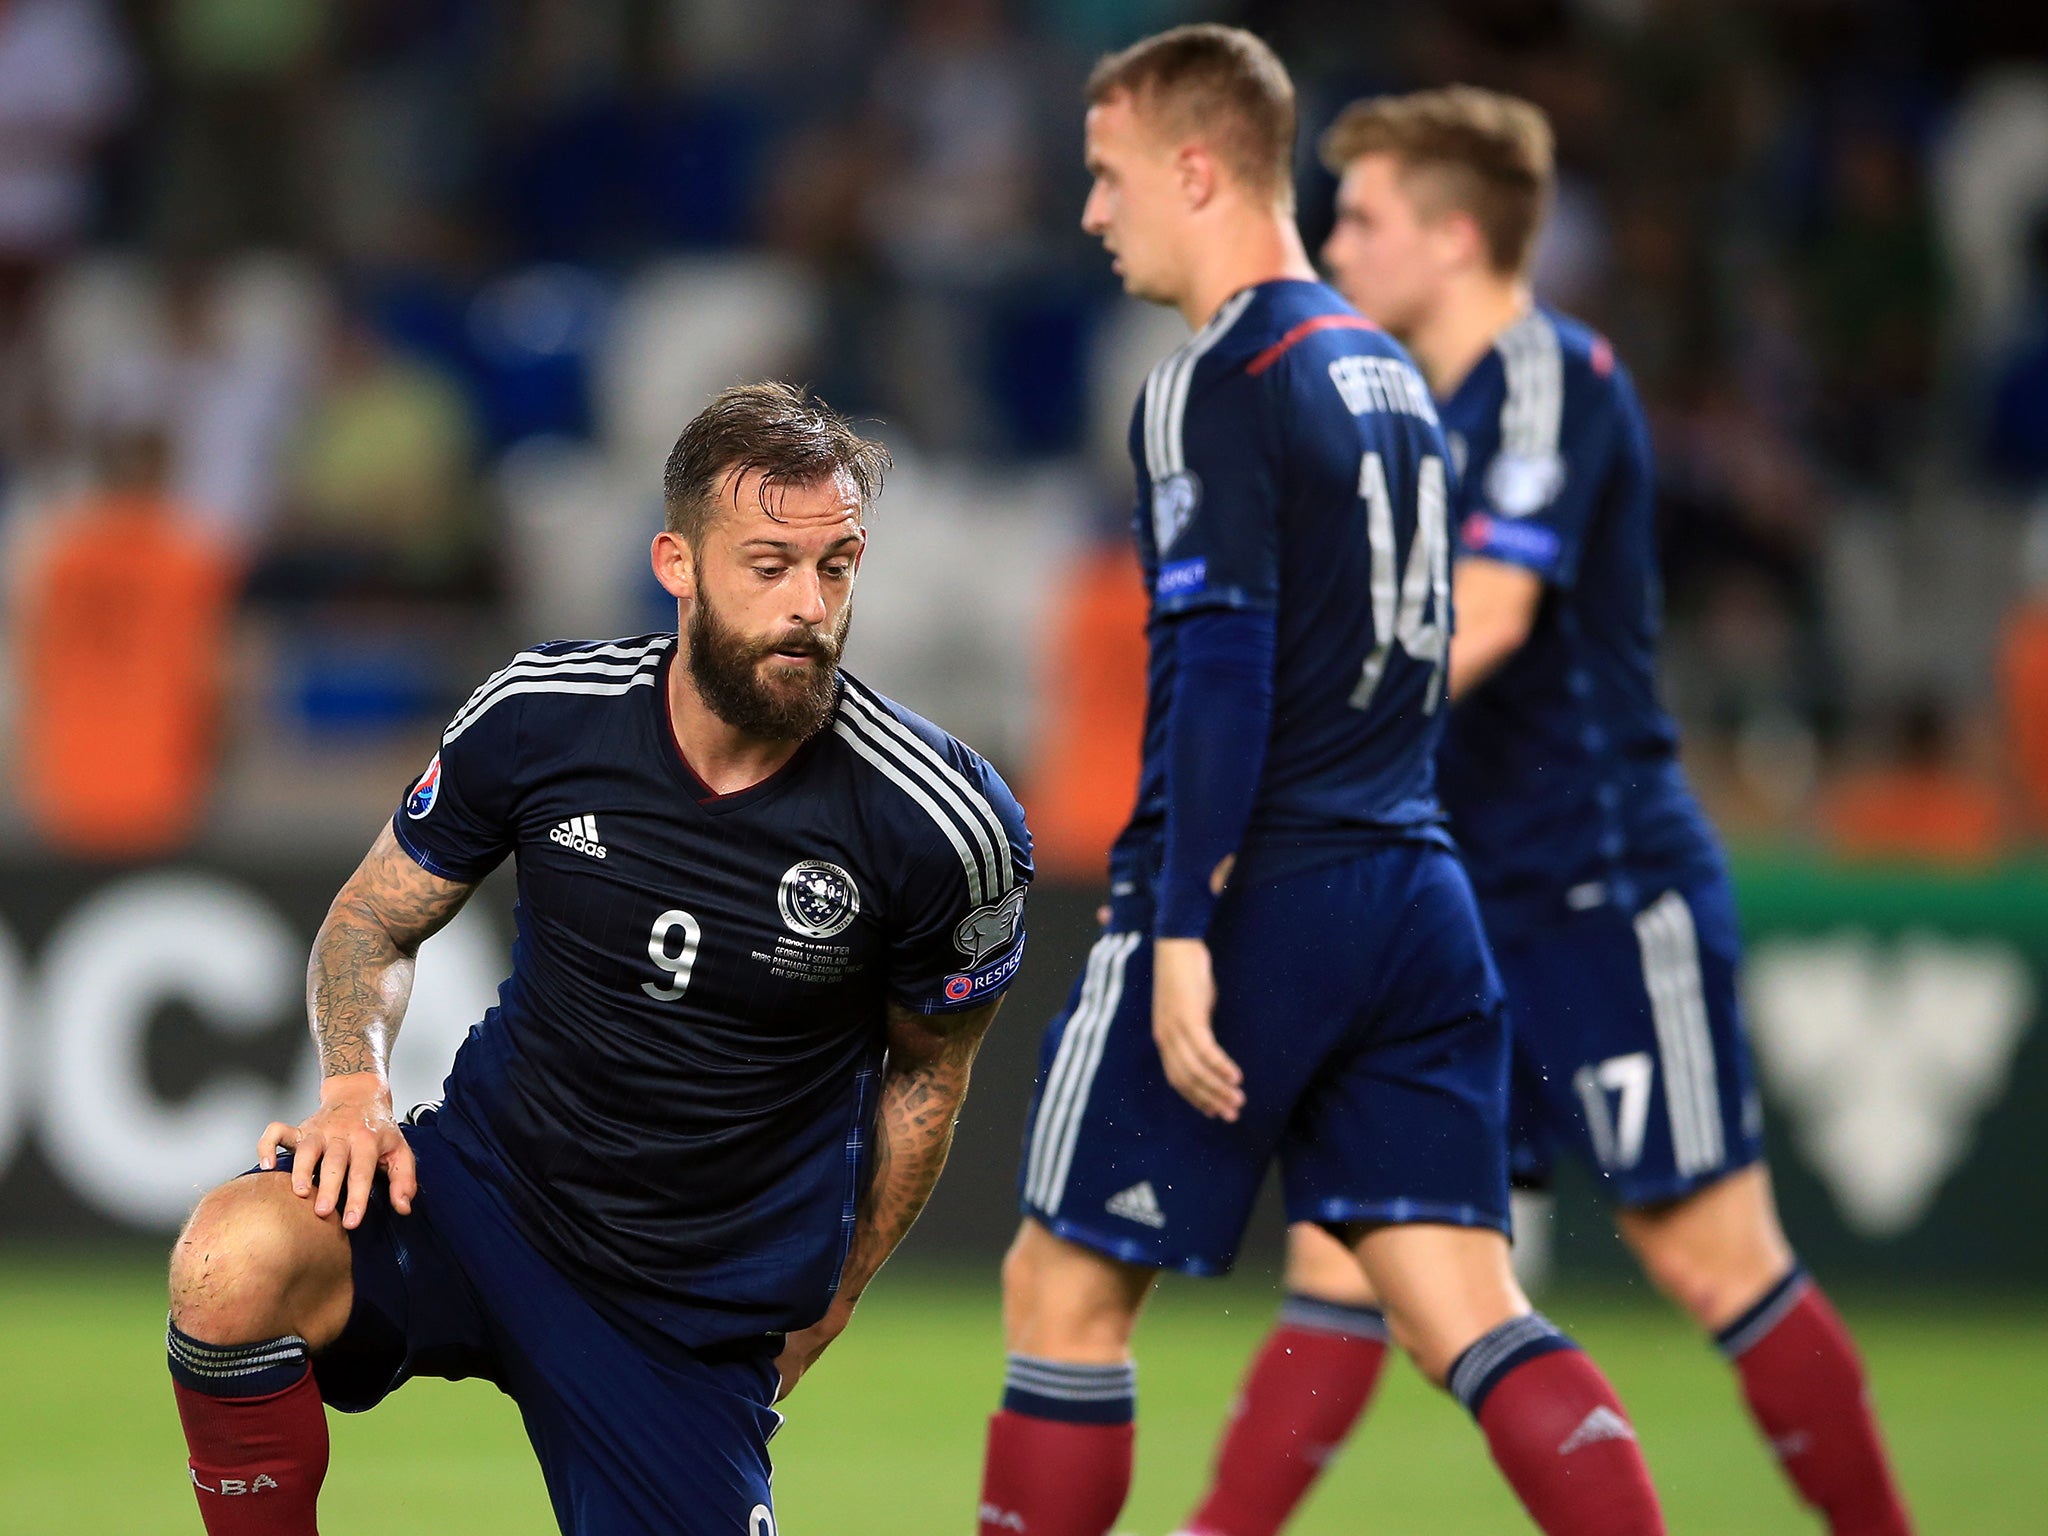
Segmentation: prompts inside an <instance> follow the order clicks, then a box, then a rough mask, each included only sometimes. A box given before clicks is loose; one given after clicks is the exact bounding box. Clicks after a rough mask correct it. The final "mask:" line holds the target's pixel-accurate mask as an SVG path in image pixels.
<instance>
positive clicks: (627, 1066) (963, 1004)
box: [170, 385, 1031, 1536]
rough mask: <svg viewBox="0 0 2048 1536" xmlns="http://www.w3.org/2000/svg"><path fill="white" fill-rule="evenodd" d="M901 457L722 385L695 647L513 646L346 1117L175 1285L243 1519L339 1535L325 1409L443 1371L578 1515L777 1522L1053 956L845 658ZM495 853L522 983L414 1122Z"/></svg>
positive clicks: (428, 783)
mask: <svg viewBox="0 0 2048 1536" xmlns="http://www.w3.org/2000/svg"><path fill="white" fill-rule="evenodd" d="M886 462H887V459H886V455H885V454H884V453H883V452H882V450H881V449H880V448H879V446H877V445H875V444H872V443H868V442H865V441H863V440H862V439H860V438H859V437H857V436H856V435H854V433H853V432H852V430H851V428H850V427H848V425H847V424H846V423H845V422H844V421H842V420H841V419H840V418H838V417H836V416H834V415H833V414H832V413H831V412H830V411H828V410H826V409H825V408H823V407H822V406H821V405H820V404H819V403H818V402H816V401H814V400H811V399H810V398H808V397H807V396H805V395H803V394H801V393H800V392H798V391H795V390H791V389H788V388H786V387H784V386H780V385H763V386H754V387H749V388H741V389H734V390H728V391H727V392H725V394H723V395H721V396H720V397H719V398H718V399H717V400H715V401H714V402H713V403H712V404H711V405H710V406H709V407H707V408H706V410H705V411H704V412H703V413H702V414H700V415H699V416H698V418H697V419H696V420H695V421H693V422H692V423H691V424H690V426H689V427H688V428H687V429H686V430H685V432H684V433H683V436H682V439H681V440H680V442H679V443H678V444H677V447H676V451H675V454H674V455H673V456H672V457H671V459H670V461H669V468H668V475H667V483H666V487H665V489H666V493H667V498H666V499H667V503H668V522H667V527H666V529H665V530H664V531H663V532H662V533H661V534H659V535H657V536H656V538H655V541H654V551H653V553H654V567H655V573H656V575H657V576H658V577H659V578H660V579H661V581H662V583H663V585H664V586H666V587H667V588H668V590H669V591H670V592H672V593H673V594H674V595H675V596H676V597H677V599H678V603H679V613H680V617H681V620H682V622H681V624H680V626H679V630H678V631H677V632H674V633H666V634H652V635H642V636H638V637H634V638H630V639H624V640H614V641H607V642H602V643H593V642H574V643H557V644H548V645H541V646H537V647H535V648H534V649H532V650H529V651H525V652H522V653H520V654H519V655H518V656H516V657H514V658H513V660H512V661H511V663H510V664H509V665H508V666H506V667H504V668H503V669H502V670H500V671H499V672H497V673H496V674H495V675H493V676H492V677H490V678H489V679H488V680H487V681H486V682H485V683H484V684H483V685H482V686H481V687H480V688H478V689H477V690H476V692H475V693H474V694H473V695H472V696H471V697H470V699H469V700H468V702H467V703H466V704H464V705H463V707H462V708H461V709H460V710H459V711H458V712H457V713H456V715H455V717H454V719H453V720H452V721H451V722H450V724H449V726H448V728H447V730H446V732H445V734H444V735H443V737H442V740H441V746H440V751H439V753H438V754H437V755H436V756H435V757H434V759H433V761H432V762H431V764H430V765H429V766H428V767H427V768H426V770H425V772H423V773H422V774H421V776H420V777H419V778H418V779H417V780H416V781H415V782H414V783H413V784H412V786H411V787H410V789H409V790H408V792H407V793H406V794H405V796H404V798H403V801H402V803H401V804H400V806H399V807H398V809H397V811H396V813H395V814H394V815H393V817H392V819H391V822H390V825H389V827H388V828H387V829H386V830H385V831H384V833H383V834H382V835H381V836H380V837H379V838H378V840H377V843H376V845H375V846H374V847H373V848H372V849H371V852H370V854H369V857H368V858H367V859H366V860H365V861H364V863H363V866H362V868H361V869H359V870H358V871H357V873H356V875H355V876H354V877H353V878H352V879H351V881H350V882H349V884H348V885H347V886H345V887H344V888H343V890H342V893H341V895H340V896H339V897H337V899H336V901H335V904H334V907H333V909H332V911H331V912H330V914H329V916H328V919H327V922H326V924H325V925H324V926H323V927H322V929H321V933H320V937H319V938H318V939H317V940H316V941H315V949H314V955H313V961H312V967H311V977H310V984H309V994H310V1004H311V1013H312V1025H313V1031H314V1034H315V1037H316V1039H317V1040H318V1042H319V1046H320V1050H321V1055H322V1065H323V1079H324V1080H323V1084H322V1092H321V1106H320V1109H319V1110H318V1111H317V1112H316V1113H315V1114H314V1115H312V1116H311V1117H309V1118H308V1119H307V1120H306V1121H305V1122H303V1123H302V1124H300V1125H298V1126H296V1127H294V1126H287V1125H282V1124H279V1125H273V1126H272V1127H270V1129H269V1130H268V1131H266V1132H265V1133H264V1136H263V1137H262V1140H261V1142H260V1145H259V1160H260V1162H261V1164H262V1168H263V1169H264V1170H270V1169H272V1168H273V1166H274V1165H275V1166H281V1167H287V1168H289V1170H290V1171H289V1173H285V1172H279V1171H259V1172H257V1173H255V1174H254V1175H253V1176H250V1177H245V1178H242V1179H238V1180H234V1181H232V1182H231V1183H230V1184H228V1185H226V1186H223V1187H222V1188H221V1189H219V1190H216V1191H215V1192H214V1193H213V1194H211V1195H209V1196H208V1197H207V1198H206V1200H205V1201H203V1202H202V1203H201V1205H200V1207H199V1210H198V1211H197V1212H196V1213H195V1214H194V1216H193V1218H192V1220H191V1222H190V1223H189V1224H188V1226H187V1229H186V1231H185V1233H184V1235H183V1237H182V1238H181V1239H180V1243H179V1247H178V1251H177V1254H176V1256H175V1258H174V1261H173V1266H172V1282H171V1289H172V1312H171V1329H170V1358H171V1371H172V1376H173V1379H174V1383H175V1386H176V1390H177V1399H178V1405H179V1410H180V1414H181V1417H182V1418H183V1420H184V1424H185V1428H186V1433H187V1439H188V1441H189V1444H190V1446H191V1451H192V1457H191V1471H192V1481H193V1484H194V1487H195V1489H196V1490H197V1493H198V1498H199V1504H200V1510H201V1513H202V1515H203V1517H204V1519H205V1521H206V1525H207V1529H208V1530H209V1532H211V1533H212V1536H229V1533H243V1532H249V1533H254V1532H258V1531H261V1532H264V1533H268V1536H312V1532H313V1530H314V1517H315V1507H314V1506H315V1498H316V1495H317V1493H318V1489H319V1484H320V1478H321V1475H322V1473H323V1471H324V1469H325V1465H326V1427H325V1419H324V1417H323V1413H322V1408H323V1403H324V1404H325V1405H326V1406H331V1407H336V1408H341V1409H345V1410H358V1409H363V1408H368V1407H370V1406H372V1405H373V1404H374V1403H376V1402H378V1401H379V1400H380V1399H381V1398H382V1397H384V1396H385V1395H386V1394H387V1393H389V1392H390V1391H392V1390H393V1389H395V1388H396V1387H398V1386H399V1385H400V1384H401V1383H403V1382H404V1381H405V1380H407V1379H408V1378H410V1377H413V1376H444V1377H463V1376H481V1377H484V1378H486V1379H488V1380H490V1381H492V1382H494V1383H495V1384H496V1385H497V1386H498V1387H499V1388H500V1389H501V1390H503V1391H504V1392H506V1393H508V1394H509V1395H510V1396H512V1397H513V1398H514V1399H515V1400H516V1401H517V1402H518V1404H519V1406H520V1410H521V1413H522V1415H523V1417H524V1420H525V1423H526V1426H527V1430H528V1432H529V1435H530V1436H531V1438H532V1441H533V1445H534V1449H535V1451H536V1453H537V1454H538V1456H539V1458H540V1462H541V1466H542V1470H543V1472H544V1474H545V1476H546V1479H547V1484H548V1490H549V1493H550V1496H551V1498H552V1500H553V1503H554V1508H555V1513H556V1517H557V1519H558V1521H559V1523H560V1525H561V1528H562V1529H563V1530H564V1531H565V1532H574V1533H577V1536H642V1533H644V1536H655V1533H662V1536H674V1533H681V1536H774V1529H775V1525H774V1512H773V1501H772V1497H771V1495H770V1492H769V1483H768V1474H769V1468H768V1456H767V1440H768V1437H769V1435H770V1434H772V1433H773V1431H774V1429H775V1427H776V1425H777V1423H778V1422H779V1420H778V1417H777V1415H776V1413H775V1411H774V1409H773V1407H772V1404H773V1403H774V1402H775V1401H776V1399H777V1397H778V1396H779V1395H781V1394H782V1393H786V1392H787V1391H788V1390H789V1388H790V1387H791V1386H792V1385H794V1383H795V1381H796V1379H797V1377H798V1376H800V1375H801V1374H802V1372H803V1370H804V1369H805V1368H806V1367H807V1366H808V1365H809V1363H810V1361H811V1360H812V1359H813V1358H815V1357H816V1355H817V1353H818V1352H819V1351H820V1350H821V1349H823V1348H824V1347H825V1345H826V1344H827V1343H829V1342H830V1340H831V1339H832V1338H833V1337H834V1336H836V1335H837V1333H838V1332H839V1331H840V1329H842V1328H843V1327H844V1326H845V1325H846V1322H847V1319H848V1317H849V1315H850V1312H851V1308H852V1305H853V1302H854V1301H855V1300H856V1299H857V1298H858V1296H859V1295H860V1292H861V1290H862V1288H863V1287H864V1286H865V1285H866V1284H867V1283H868V1281H869V1280H870V1279H871V1278H872V1277H873V1275H874V1273H875V1271H876V1269H877V1268H878V1267H879V1266H880V1264H881V1263H882V1261H883V1259H884V1258H886V1257H887V1255H888V1253H889V1252H890V1250H891V1249H892V1248H893V1247H894V1246H895V1245H896V1243H897V1242H898V1241H899V1240H900V1239H901V1238H902V1236H903V1234H904V1232H905V1230H907V1228H908V1227H909V1225H910V1223H911V1222H912V1221H913V1220H914V1219H915V1218H916V1216H917V1213H918V1211H919V1209H920V1208H921V1207H922V1205H923V1204H924V1201H925V1199H926V1197H927V1196H928V1195H929V1194H930V1192H931V1189H932V1186H933V1183H934V1182H935V1180H936V1179H937V1177H938V1174H939V1169H940V1166H941V1165H942V1164H943V1162H944V1160H945V1156H946V1150H947V1145H948V1142H949V1140H950V1137H951V1133H952V1125H953V1121H954V1119H955V1117H956V1115H957V1112H958V1108H959V1104H960V1101H961V1096H962V1094H964V1092H965V1090H966V1086H967V1075H968V1069H969V1066H970V1063H971V1061H972V1059H973V1056H974V1053H975V1048H976V1046H977V1045H978V1043H979V1041H980V1039H981V1037H982V1033H983V1031H984V1030H985V1029H986V1028H987V1026H988V1023H989V1021H990V1019H991V1017H992V1016H993V1014H994V1011H995V1008H996V1006H997V1001H998V999H999V998H1000V996H1001V994H1002V992H1003V991H1004V989H1005V988H1006V987H1007V986H1008V984H1009V982H1010V980H1011V978H1012V977H1013V976H1014V975H1015V974H1016V971H1017V967H1018V963H1019V961H1020V959H1021V957H1022V953H1023V945H1024V931H1023V906H1024V891H1025V886H1026V883H1027V882H1028V880H1029V878H1030V875H1031V863H1030V853H1029V847H1030V844H1029V838H1028V836H1027V834H1026V832H1025V829H1024V823H1023V817H1022V815H1021V813H1020V811H1019V810H1018V807H1017V804H1016V802H1015V800H1013V799H1012V798H1011V796H1010V794H1009V792H1008V791H1007V790H1006V789H1005V788H1004V786H1003V784H1002V782H1001V780H1000V779H999V778H997V776H996V775H995V773H994V772H993V771H992V770H991V769H990V768H989V767H988V765H987V764H986V763H984V762H983V761H982V760H981V759H980V758H978V757H977V756H975V754H974V753H972V752H971V751H969V750H968V749H967V748H965V747H963V746H961V745H960V744H959V743H958V742H956V741H954V740H953V739H952V738H950V737H949V736H947V735H946V734H945V733H944V732H942V731H940V730H938V729H937V728H936V727H934V726H932V725H930V724H928V723H926V722H925V721H923V720H921V719H919V718H918V717H917V716H915V715H913V714H911V713H910V712H909V711H907V710H905V709H903V708H901V707H899V706H898V705H896V704H893V703H891V702H890V701H889V700H887V699H885V698H883V697H882V696H881V695H879V694H877V693H875V692H874V691H873V690H871V689H869V688H867V687H865V686H864V685H862V684H861V683H859V682H858V681H856V680H855V679H853V678H852V677H850V676H847V675H846V674H844V673H843V672H841V671H840V670H839V668H838V665H837V662H838V658H839V653H840V646H841V643H842V641H843V639H844V636H845V633H846V627H847V620H848V618H849V617H850V615H851V598H852V587H853V580H854V575H855V572H856V570H857V568H858V566H859V564H860V561H861V555H862V552H863V549H864V547H865V541H866V532H865V527H864V521H863V519H864V514H865V512H866V509H867V506H868V503H869V502H870V500H871V499H872V497H873V495H874V493H875V491H876V489H877V488H878V486H879V482H880V477H881V472H882V469H883V467H884V466H885V465H886ZM508 856H510V857H511V858H512V859H514V860H515V862H516V865H517V870H518V893H519V908H518V937H517V941H516V944H515V946H514V950H513V962H512V974H511V976H510V978H509V979H508V980H507V981H506V982H505V984H504V986H503V988H502V989H501V990H500V993H499V998H498V1005H497V1007H496V1008H494V1009H492V1010H491V1012H490V1013H489V1014H488V1015H487V1016H486V1018H485V1019H484V1020H483V1022H482V1023H481V1024H479V1025H478V1026H477V1027H476V1028H475V1029H474V1030H473V1031H472V1032H471V1034H470V1036H469V1039H468V1041H467V1042H466V1043H465V1044H464V1045H463V1047H462V1049H461V1050H460V1052H459V1053H458V1054H457V1056H456V1059H455V1064H454V1069H453V1071H452V1072H451V1073H450V1074H449V1077H448V1081H447V1086H446V1099H445V1102H443V1103H441V1104H439V1105H437V1106H430V1107H427V1108H425V1110H424V1112H415V1114H414V1115H413V1116H412V1117H411V1119H410V1122H409V1123H407V1124H404V1125H400V1124H397V1123H396V1122H395V1121H394V1117H393V1106H392V1105H391V1102H390V1094H389V1089H388V1086H387V1084H386V1075H385V1074H386V1066H387V1060H388V1051H389V1045H390V1038H391V1036H392V1034H393V1033H394V1032H395V1031H396V1029H397V1025H398V1020H399V1016H400V1014H401V1013H402V1010H403V1007H404V1000H405V996H406V992H407V990H408V988H409V986H410V982H411V964H412V962H411V957H412V954H413V953H414V952H415V951H416V949H417V947H418V945H419V944H420V942H421V941H422V940H424V939H425V938H426V937H427V936H428V935H430V934H431V933H432V932H433V931H434V930H435V929H436V928H437V927H439V926H440V925H441V924H443V923H445V922H446V921H447V920H448V919H449V918H450V917H451V916H453V914H454V912H455V911H456V909H457V908H458V907H459V906H460V905H461V903H462V901H463V900H464V899H465V898H466V897H467V896H468V894H469V892H470V891H471V890H472V889H473V888H474V887H475V886H476V884H477V883H478V882H479V881H481V880H482V879H483V878H484V877H485V876H486V875H487V874H488V873H489V872H490V871H491V870H492V869H493V868H494V867H496V866H497V865H498V864H499V863H500V862H502V861H503V860H504V859H505V858H507V857H508ZM373 1176H374V1178H373ZM309 1362H310V1363H309Z"/></svg>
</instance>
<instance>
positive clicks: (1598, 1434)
mask: <svg viewBox="0 0 2048 1536" xmlns="http://www.w3.org/2000/svg"><path fill="white" fill-rule="evenodd" d="M1635 1437H1636V1432H1635V1431H1634V1430H1633V1429H1630V1428H1629V1425H1628V1420H1627V1419H1624V1418H1623V1417H1622V1416H1621V1415H1620V1414H1618V1413H1616V1412H1615V1411H1614V1410H1613V1409H1612V1408H1608V1407H1606V1406H1604V1405H1603V1406H1602V1407H1599V1408H1595V1409H1594V1410H1593V1411H1592V1412H1591V1413H1589V1414H1587V1415H1586V1416H1585V1417H1584V1418H1583V1419H1581V1420H1580V1421H1579V1427H1578V1428H1577V1429H1575V1430H1573V1431H1572V1432H1571V1433H1570V1434H1569V1435H1567V1436H1565V1440H1564V1444H1563V1445H1560V1446H1559V1447H1558V1448H1557V1454H1558V1455H1560V1456H1569V1455H1571V1453H1572V1452H1573V1451H1582V1450H1584V1449H1585V1448H1586V1447H1587V1446H1589V1445H1598V1444H1599V1443H1600V1442H1601V1441H1602V1440H1633V1439H1635Z"/></svg>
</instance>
